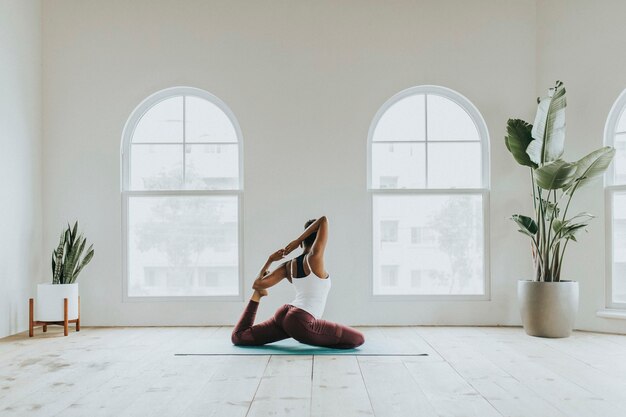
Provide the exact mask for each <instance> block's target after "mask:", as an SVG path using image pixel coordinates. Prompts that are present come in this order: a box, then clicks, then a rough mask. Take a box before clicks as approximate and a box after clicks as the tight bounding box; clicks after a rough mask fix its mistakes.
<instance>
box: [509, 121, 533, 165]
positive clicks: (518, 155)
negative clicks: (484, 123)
mask: <svg viewBox="0 0 626 417" xmlns="http://www.w3.org/2000/svg"><path fill="white" fill-rule="evenodd" d="M532 128H533V126H532V125H531V124H529V123H526V122H525V121H523V120H521V119H509V120H508V121H507V123H506V133H507V135H506V136H505V137H504V143H505V145H506V148H507V149H508V150H509V152H511V154H512V155H513V158H515V160H516V161H517V163H518V164H520V165H523V166H527V167H531V168H537V164H536V163H534V162H533V161H532V160H531V159H530V156H529V155H528V154H527V153H526V149H527V148H528V145H529V144H530V142H532V141H533V137H532V134H531V130H532Z"/></svg>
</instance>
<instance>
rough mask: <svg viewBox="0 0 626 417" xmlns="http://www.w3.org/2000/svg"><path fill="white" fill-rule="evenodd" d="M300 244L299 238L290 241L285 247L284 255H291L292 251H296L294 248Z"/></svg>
mask: <svg viewBox="0 0 626 417" xmlns="http://www.w3.org/2000/svg"><path fill="white" fill-rule="evenodd" d="M298 246H300V242H298V241H297V240H293V241H291V242H289V244H288V245H287V246H285V249H284V255H285V256H286V255H289V254H290V253H291V252H293V251H294V249H296V248H297V247H298Z"/></svg>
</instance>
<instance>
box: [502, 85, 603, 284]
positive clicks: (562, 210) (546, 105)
mask: <svg viewBox="0 0 626 417" xmlns="http://www.w3.org/2000/svg"><path fill="white" fill-rule="evenodd" d="M537 102H538V106H537V114H536V117H535V122H534V125H531V124H529V123H527V122H525V121H523V120H520V119H509V120H508V122H507V135H506V137H505V138H504V141H505V144H506V147H507V149H508V150H509V152H511V154H512V155H513V158H514V159H515V160H516V161H517V162H518V163H519V164H520V165H522V166H526V167H528V168H530V178H531V183H532V196H533V208H534V215H533V216H525V215H521V214H514V215H513V216H512V217H511V219H512V220H513V221H515V223H517V225H518V226H519V232H520V233H523V234H525V235H526V236H528V237H529V238H530V239H531V247H532V257H533V263H534V267H535V274H534V280H535V281H544V282H558V281H560V280H561V267H562V266H563V257H564V255H565V250H566V249H567V245H568V243H569V242H570V241H574V242H576V241H577V240H576V239H577V238H576V236H577V234H578V233H579V232H580V231H581V230H585V228H586V227H587V225H588V224H589V221H590V220H591V219H592V218H593V217H594V216H593V215H592V214H589V213H585V212H582V213H578V214H576V215H574V216H571V217H568V214H569V208H570V203H571V202H572V198H573V197H574V194H575V193H576V191H578V190H579V189H581V188H582V187H584V186H586V185H588V184H589V183H591V182H592V181H593V180H594V179H596V178H598V177H600V176H601V175H602V174H604V172H605V171H606V169H607V168H608V166H609V165H610V163H611V161H612V160H613V157H614V155H615V149H613V148H612V147H610V146H605V147H603V148H600V149H597V150H595V151H593V152H591V153H590V154H589V155H587V156H585V157H583V158H581V159H579V160H578V161H576V162H566V161H564V160H563V159H561V157H562V156H563V152H564V147H565V107H566V105H567V102H566V99H565V88H564V87H563V83H562V82H560V81H557V82H556V84H555V86H554V87H553V88H551V89H550V90H549V94H548V96H547V97H544V98H539V99H537Z"/></svg>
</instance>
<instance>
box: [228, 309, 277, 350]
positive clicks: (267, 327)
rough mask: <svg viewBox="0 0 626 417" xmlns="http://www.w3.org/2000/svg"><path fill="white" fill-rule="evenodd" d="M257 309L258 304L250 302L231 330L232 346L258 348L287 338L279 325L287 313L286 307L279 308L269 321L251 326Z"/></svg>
mask: <svg viewBox="0 0 626 417" xmlns="http://www.w3.org/2000/svg"><path fill="white" fill-rule="evenodd" d="M258 308H259V303H258V302H257V301H253V300H250V302H249V303H248V305H247V306H246V309H245V310H244V311H243V314H242V315H241V318H240V319H239V322H238V323H237V325H236V326H235V329H234V330H233V334H232V336H231V340H232V342H233V344H234V345H238V346H259V345H264V344H266V343H272V342H277V341H279V340H283V339H286V338H288V337H289V335H288V334H287V333H286V332H285V331H284V330H283V329H282V327H281V326H280V324H279V323H282V317H283V316H284V315H285V313H286V312H287V309H286V306H283V307H281V308H279V309H278V310H277V311H276V314H274V317H272V318H271V319H269V320H266V321H264V322H262V323H259V324H257V325H253V324H254V319H255V317H256V312H257V310H258ZM277 320H278V321H277Z"/></svg>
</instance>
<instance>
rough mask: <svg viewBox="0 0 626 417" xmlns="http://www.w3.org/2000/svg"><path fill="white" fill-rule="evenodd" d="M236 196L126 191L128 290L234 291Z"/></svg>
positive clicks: (236, 286) (150, 293)
mask: <svg viewBox="0 0 626 417" xmlns="http://www.w3.org/2000/svg"><path fill="white" fill-rule="evenodd" d="M237 201H238V199H237V197H236V196H210V197H207V196H193V197H189V196H185V197H183V196H172V197H162V196H160V197H130V198H129V207H128V244H129V245H128V295H129V296H131V297H137V296H148V297H152V296H155V297H157V296H206V295H237V294H238V292H239V254H238V247H239V245H238V232H237V224H238V203H237Z"/></svg>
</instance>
